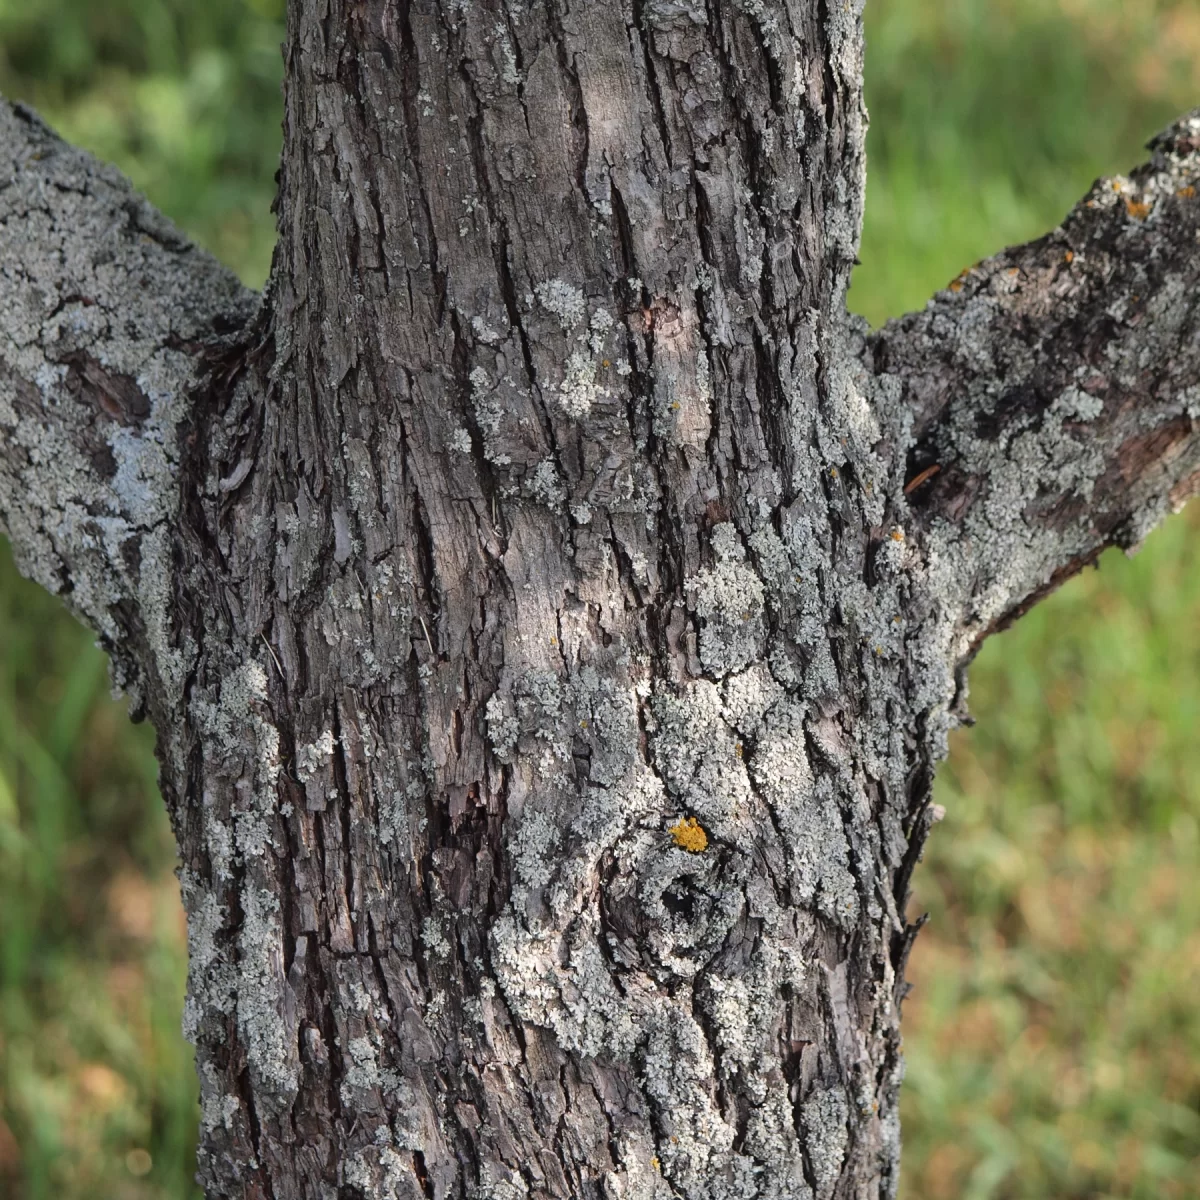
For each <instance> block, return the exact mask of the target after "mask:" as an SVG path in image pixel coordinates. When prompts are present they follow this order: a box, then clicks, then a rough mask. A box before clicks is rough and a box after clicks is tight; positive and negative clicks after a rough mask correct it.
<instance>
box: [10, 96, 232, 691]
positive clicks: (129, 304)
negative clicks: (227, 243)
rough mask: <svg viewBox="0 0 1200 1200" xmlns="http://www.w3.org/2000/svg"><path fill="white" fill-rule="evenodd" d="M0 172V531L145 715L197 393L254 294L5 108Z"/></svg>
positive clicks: (113, 182)
mask: <svg viewBox="0 0 1200 1200" xmlns="http://www.w3.org/2000/svg"><path fill="white" fill-rule="evenodd" d="M0 164H2V166H0V529H3V530H4V532H6V533H7V534H8V535H9V537H10V538H11V539H12V543H13V551H14V554H15V556H16V559H17V562H18V564H19V565H20V567H21V569H22V570H23V571H24V573H25V574H27V575H29V576H30V577H31V578H33V579H35V580H37V582H39V583H41V584H43V585H44V586H45V587H47V588H49V589H50V591H52V592H56V593H58V594H60V595H62V596H63V597H64V599H66V601H67V602H68V604H70V606H71V607H72V608H73V609H74V610H75V612H76V613H77V614H78V615H79V616H80V617H81V618H82V619H83V620H84V621H86V622H87V623H88V624H89V625H90V626H91V627H92V628H93V629H94V630H95V631H96V632H97V633H98V634H99V635H100V638H101V641H102V643H103V644H104V646H105V647H106V648H107V649H108V650H109V651H110V652H111V653H112V654H113V669H114V677H115V679H116V681H117V683H118V684H119V685H120V686H122V687H124V688H125V689H126V690H127V691H128V692H129V693H130V695H131V698H132V700H133V702H134V705H135V707H136V706H137V705H138V704H139V703H140V701H141V698H142V692H143V688H142V683H141V674H142V671H143V669H144V665H145V664H148V663H153V669H154V670H156V671H157V672H158V673H159V674H163V673H166V674H169V673H170V671H171V664H172V663H176V664H178V658H179V651H178V648H177V647H175V646H174V644H173V642H174V639H173V637H172V633H171V614H170V612H169V601H170V598H169V591H168V579H169V570H168V567H169V563H170V559H171V555H172V553H173V551H172V548H171V544H172V538H173V536H174V528H173V526H174V518H175V514H176V511H177V508H178V502H179V501H178V491H179V488H178V482H177V479H176V464H177V461H178V453H177V445H176V442H177V429H178V426H179V422H180V420H181V418H182V417H183V415H184V414H185V412H186V407H187V393H188V390H189V387H190V385H191V383H192V381H193V380H194V378H195V376H196V373H197V368H198V365H199V364H200V362H201V356H202V350H203V348H204V347H205V346H206V345H210V344H212V343H213V341H214V339H218V338H220V337H221V336H223V335H229V334H230V333H231V332H232V331H234V330H236V329H239V328H241V327H242V326H243V325H244V324H245V323H246V322H247V320H248V319H249V318H250V316H251V314H252V313H253V311H254V308H255V305H256V297H255V296H254V295H253V293H251V292H249V291H247V290H246V289H245V288H243V287H242V286H241V285H240V284H239V283H238V281H237V280H236V278H235V277H234V276H233V275H232V274H230V272H229V271H227V270H225V269H224V268H223V267H221V266H220V265H219V264H218V263H217V262H216V261H215V260H213V259H212V258H210V257H209V256H208V255H207V254H205V253H203V252H202V251H200V250H198V249H197V248H196V247H195V246H193V245H192V244H191V243H190V242H189V241H188V240H187V239H186V238H185V237H184V236H183V235H182V234H181V233H180V232H179V231H178V230H177V229H175V228H174V226H172V225H171V224H170V223H169V222H168V221H167V220H166V219H165V218H163V217H162V216H161V215H159V214H158V213H157V212H156V211H155V210H154V209H153V208H152V207H151V206H150V205H149V204H148V203H147V201H146V200H144V199H143V198H142V197H141V196H139V195H137V193H136V192H134V191H133V189H132V187H131V186H130V184H129V182H128V181H127V180H126V179H125V178H124V177H123V176H121V175H120V174H119V172H117V171H116V170H114V169H113V168H112V167H108V166H105V165H103V164H101V163H99V162H97V161H96V160H95V159H93V158H92V157H91V156H89V155H87V154H85V153H83V152H82V151H79V150H76V149H74V148H73V147H70V146H68V145H66V144H65V143H64V142H62V141H61V140H60V139H59V138H58V137H57V136H56V135H55V133H54V132H53V131H52V130H51V129H49V128H48V127H47V126H46V125H45V124H44V123H43V122H42V121H41V120H40V119H39V118H38V117H37V115H36V114H35V113H33V112H32V111H31V110H29V109H28V108H25V107H23V106H21V105H14V106H10V105H9V104H7V103H5V102H3V101H0ZM138 647H141V649H139V648H138ZM146 651H148V652H146ZM163 682H166V680H164V681H163Z"/></svg>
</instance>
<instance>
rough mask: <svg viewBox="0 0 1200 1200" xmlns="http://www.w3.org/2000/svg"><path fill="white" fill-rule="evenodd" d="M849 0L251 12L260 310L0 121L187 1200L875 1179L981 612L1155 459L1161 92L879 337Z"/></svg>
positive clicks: (1172, 213) (1169, 282) (1137, 510)
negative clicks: (949, 741)
mask: <svg viewBox="0 0 1200 1200" xmlns="http://www.w3.org/2000/svg"><path fill="white" fill-rule="evenodd" d="M859 8H860V6H859V5H858V4H857V3H854V4H850V5H846V6H841V5H826V4H825V3H823V2H822V0H788V2H785V0H708V2H707V3H704V2H702V0H682V2H680V3H674V2H670V3H668V2H666V0H636V2H634V3H622V2H618V0H591V2H589V3H587V4H578V5H568V4H566V3H564V2H563V0H544V2H540V3H533V4H525V3H517V2H516V0H503V2H502V0H488V2H484V0H475V3H473V4H471V5H467V4H465V3H460V2H452V0H444V2H441V3H437V2H435V0H425V2H423V3H408V2H403V0H402V2H400V3H386V4H385V3H383V2H382V0H366V2H356V3H353V4H350V3H339V2H338V0H322V3H317V0H293V3H292V4H291V6H290V10H289V21H288V36H287V43H286V46H285V61H286V84H285V122H284V148H283V159H282V170H281V176H280V179H281V182H280V196H279V233H280V238H279V244H278V247H277V250H276V256H275V262H274V266H273V270H272V275H271V280H270V283H269V284H268V287H267V290H266V292H265V294H264V296H263V297H261V298H256V297H253V296H251V295H250V294H248V293H246V292H245V291H244V289H241V288H239V287H238V285H237V284H236V282H235V281H234V280H233V279H232V277H230V276H229V275H228V273H227V272H224V271H223V270H222V269H221V268H220V267H218V266H217V265H216V264H215V263H213V262H212V261H211V260H210V259H208V258H206V257H205V256H204V255H202V254H200V253H199V252H198V251H196V250H195V249H193V248H191V247H190V246H189V245H188V244H187V243H186V241H185V240H184V239H183V238H181V237H180V236H179V235H178V234H177V233H176V232H175V231H174V230H173V229H172V228H171V227H170V226H169V225H168V224H167V223H166V222H165V221H163V219H162V218H161V217H159V216H157V214H154V213H153V212H152V210H150V209H149V207H148V206H147V205H146V204H145V202H144V201H142V200H140V199H139V198H137V197H136V196H134V194H133V193H132V192H131V191H130V189H129V188H128V185H127V184H125V183H124V182H123V181H121V180H120V178H119V177H118V176H116V175H115V173H113V172H111V171H110V170H109V169H107V168H102V167H100V166H98V165H97V164H96V163H95V162H94V161H92V160H91V159H89V158H88V157H87V156H86V155H83V154H81V153H79V152H78V151H74V150H71V149H69V148H68V147H65V146H64V145H63V144H62V143H61V142H59V141H58V140H57V139H56V138H55V137H54V136H53V134H52V133H50V131H48V130H47V129H46V128H45V127H44V126H43V125H41V123H40V122H38V121H37V119H36V118H35V117H33V115H32V114H30V113H29V112H28V110H25V109H22V108H20V107H17V108H14V109H4V110H3V111H2V112H0V140H2V141H3V146H4V151H5V154H4V158H5V161H7V162H11V163H12V168H11V172H12V176H11V179H10V180H9V182H8V185H7V187H5V188H4V189H3V190H2V191H0V222H2V224H0V307H2V309H3V313H4V317H3V321H2V323H0V327H2V328H3V330H4V333H3V338H2V339H0V358H2V360H3V367H2V370H0V519H2V521H3V524H4V527H5V529H6V530H7V532H8V533H9V535H10V536H11V537H12V539H13V543H14V549H15V552H16V554H17V557H18V561H19V563H20V564H21V566H22V568H23V569H24V570H25V571H26V572H27V573H29V574H30V575H31V576H33V577H34V578H36V579H38V580H39V581H40V582H42V583H43V584H45V585H46V586H47V587H49V588H51V590H54V591H57V592H59V593H60V594H62V595H64V596H65V598H66V599H67V601H68V603H70V604H71V605H72V606H73V607H74V609H75V610H76V611H77V612H78V613H79V614H80V615H81V616H82V617H83V618H84V619H85V620H86V621H88V622H89V623H90V624H91V625H92V627H93V628H95V629H96V630H97V631H98V633H99V634H100V636H101V639H102V641H103V643H104V645H105V646H106V648H108V649H109V650H110V652H111V653H112V655H113V662H114V678H115V680H116V682H117V683H118V684H119V685H120V686H122V687H124V688H126V689H127V690H128V691H129V692H130V693H131V695H132V696H133V697H134V706H135V709H136V708H143V709H144V710H145V711H146V712H148V714H149V715H150V716H151V718H152V719H153V721H154V723H155V726H156V728H157V730H158V733H159V757H160V761H161V764H162V786H163V792H164V795H165V797H166V799H167V803H168V807H169V809H170V812H171V815H172V819H173V822H174V826H175V830H176V835H177V838H178V841H179V847H180V856H181V864H182V865H181V870H180V878H181V885H182V891H183V896H184V901H185V905H186V907H187V911H188V922H189V943H190V975H189V988H188V1000H187V1005H186V1011H185V1017H184V1024H185V1031H186V1032H187V1034H188V1036H189V1037H191V1038H192V1039H193V1040H194V1041H195V1043H196V1048H197V1066H198V1070H199V1074H200V1081H201V1098H202V1106H203V1128H202V1138H201V1149H200V1178H201V1180H202V1182H203V1185H204V1187H205V1189H206V1193H207V1194H208V1195H209V1196H210V1197H235V1196H236V1197H242V1196H245V1197H275V1198H276V1200H284V1198H285V1197H286V1198H289V1200H290V1198H293V1197H295V1198H300V1197H304V1198H308V1197H312V1198H313V1200H330V1198H334V1197H336V1198H338V1200H342V1198H347V1200H348V1198H353V1197H370V1198H372V1200H373V1198H375V1197H425V1196H433V1197H457V1196H468V1195H469V1196H479V1197H495V1198H497V1200H509V1198H513V1197H520V1196H537V1197H540V1196H547V1197H549V1196H557V1197H612V1198H615V1197H628V1198H631V1200H633V1198H637V1200H642V1198H649V1197H657V1196H661V1197H667V1196H681V1197H694V1198H700V1197H704V1198H709V1197H712V1198H717V1200H719V1198H721V1197H735V1196H736V1197H743V1196H763V1197H767V1196H780V1197H784V1196H786V1197H789V1198H802V1197H806V1196H807V1197H810V1198H818V1200H825V1198H828V1197H863V1198H866V1197H883V1196H890V1195H893V1194H894V1192H895V1188H896V1182H897V1170H898V1159H899V1127H898V1119H897V1109H896V1101H897V1089H898V1087H899V1081H900V1076H901V1071H902V1067H901V1060H900V1053H899V1006H900V1000H901V998H902V994H903V990H904V985H903V979H902V976H903V969H904V962H905V959H906V957H907V954H908V951H909V949H910V948H911V945H912V939H913V937H914V936H915V932H916V926H915V925H912V924H909V923H907V921H906V918H905V915H904V914H905V902H906V899H907V890H908V882H909V879H910V877H911V873H912V870H913V868H914V866H915V864H916V861H917V859H918V858H919V855H920V850H921V845H922V843H923V840H924V838H925V836H926V834H927V832H928V830H929V827H930V825H931V824H932V821H933V819H934V816H935V815H936V814H935V813H934V812H933V810H932V808H931V805H930V800H929V794H930V784H931V781H932V775H933V769H934V765H935V764H936V762H937V760H938V759H939V758H940V757H941V756H942V755H943V754H944V750H945V737H946V733H947V731H948V729H949V728H950V727H952V725H953V724H954V723H955V722H956V721H957V720H958V719H960V718H961V715H962V712H963V705H964V702H965V684H964V683H963V680H964V678H965V676H964V669H965V665H966V663H967V662H968V661H969V659H970V657H971V656H972V655H973V653H974V652H975V650H976V649H977V648H978V646H979V644H980V642H981V641H982V640H983V638H984V637H986V635H987V634H988V633H989V632H991V631H992V630H994V629H996V628H999V627H1001V626H1002V625H1003V624H1004V623H1005V622H1007V621H1009V620H1012V619H1013V618H1014V617H1015V616H1016V615H1018V614H1019V613H1020V612H1021V611H1023V609H1024V608H1025V607H1027V606H1028V605H1029V604H1031V603H1032V602H1033V601H1034V600H1036V598H1037V597H1038V596H1040V595H1041V594H1044V593H1045V592H1046V591H1047V590H1049V589H1050V588H1052V587H1053V586H1056V585H1057V584H1058V583H1059V582H1061V581H1062V580H1063V579H1064V578H1066V576H1067V575H1068V574H1070V573H1071V572H1073V571H1075V570H1078V569H1079V568H1080V567H1081V566H1082V565H1083V564H1084V563H1086V562H1088V561H1091V560H1092V559H1094V558H1095V556H1096V555H1097V554H1098V553H1099V552H1100V550H1101V549H1103V547H1104V546H1106V545H1110V544H1119V545H1124V546H1126V547H1129V546H1132V545H1134V544H1136V542H1137V541H1138V540H1140V538H1141V537H1143V536H1144V534H1145V533H1146V532H1147V530H1148V529H1149V528H1150V527H1151V525H1152V524H1153V523H1154V522H1155V521H1157V520H1158V519H1159V517H1160V516H1161V515H1162V514H1163V513H1164V512H1165V511H1167V510H1168V509H1169V508H1171V507H1174V506H1178V505H1179V504H1181V503H1182V502H1183V500H1184V499H1186V497H1187V496H1188V495H1190V494H1191V493H1192V492H1193V491H1194V490H1196V488H1197V486H1198V485H1200V437H1197V429H1196V422H1197V418H1198V417H1200V369H1198V368H1200V339H1198V337H1197V321H1198V314H1197V301H1196V300H1195V297H1196V296H1197V295H1200V286H1198V284H1200V280H1198V279H1197V276H1198V275H1200V245H1198V243H1197V234H1198V227H1200V201H1198V200H1197V198H1196V190H1195V189H1196V184H1197V176H1200V113H1197V114H1193V115H1191V116H1190V117H1187V118H1184V119H1183V120H1182V121H1181V122H1180V123H1178V124H1177V125H1176V126H1174V127H1173V128H1172V129H1171V130H1169V131H1168V132H1167V133H1165V134H1163V135H1161V136H1160V137H1159V138H1158V139H1156V141H1155V142H1154V143H1152V150H1153V157H1152V159H1151V161H1150V162H1149V163H1148V164H1147V165H1146V166H1145V167H1143V168H1140V169H1139V170H1138V171H1136V172H1134V173H1133V175H1131V176H1130V177H1129V178H1127V179H1125V178H1120V179H1117V180H1112V181H1103V182H1101V183H1099V184H1097V185H1096V187H1095V188H1094V189H1093V190H1092V192H1091V193H1090V194H1089V196H1088V197H1086V198H1085V200H1084V201H1083V202H1081V204H1080V205H1079V206H1078V207H1077V208H1076V209H1075V210H1074V212H1073V213H1072V214H1071V215H1070V217H1069V218H1068V219H1067V221H1066V222H1065V223H1064V225H1063V226H1062V227H1061V228H1060V229H1058V230H1056V231H1055V232H1054V233H1052V234H1050V235H1048V236H1047V237H1046V238H1043V239H1040V240H1039V241H1038V242H1035V243H1032V244H1030V245H1028V246H1024V247H1020V248H1017V249H1014V250H1009V251H1006V252H1004V253H1003V254H1001V255H999V256H997V257H996V258H995V259H991V260H989V261H988V262H986V263H983V264H980V265H979V266H977V267H976V268H973V269H972V270H970V271H968V272H966V273H964V275H963V276H962V277H960V279H958V280H956V281H954V282H953V283H952V284H951V285H950V287H949V288H948V289H947V290H946V291H945V292H942V293H940V294H939V295H938V296H937V297H935V299H934V300H933V301H932V302H931V304H930V305H929V306H927V308H926V309H925V311H924V312H922V313H919V314H914V315H912V316H910V317H906V318H904V319H902V320H901V321H898V322H893V323H891V324H889V325H888V326H886V327H885V328H884V329H883V330H881V331H879V332H878V333H876V334H873V335H870V336H868V335H867V333H866V330H865V327H863V326H862V324H861V323H860V322H858V321H857V320H856V319H854V318H851V317H849V316H848V315H847V314H846V311H845V293H846V289H847V286H848V283H849V272H850V270H851V267H852V265H853V262H854V256H855V250H856V247H857V240H858V230H859V224H860V219H861V209H862V195H863V168H864V157H863V139H864V135H865V112H864V110H863V106H862V98H861V86H862V70H861V48H862V31H861V19H860V13H859Z"/></svg>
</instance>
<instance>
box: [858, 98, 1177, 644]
mask: <svg viewBox="0 0 1200 1200" xmlns="http://www.w3.org/2000/svg"><path fill="white" fill-rule="evenodd" d="M1150 149H1151V150H1153V152H1154V153H1153V157H1152V159H1151V160H1150V162H1149V163H1147V164H1145V165H1143V166H1141V167H1139V168H1138V169H1137V170H1135V171H1134V172H1133V173H1132V175H1130V176H1129V177H1127V178H1126V177H1123V176H1118V177H1116V178H1115V179H1104V180H1100V181H1099V182H1097V183H1096V184H1095V185H1094V187H1093V188H1092V190H1091V191H1090V192H1089V194H1088V195H1087V196H1086V197H1085V198H1084V199H1083V200H1082V201H1081V202H1080V203H1079V204H1078V205H1077V206H1076V208H1075V209H1074V210H1073V211H1072V212H1071V214H1070V215H1069V216H1068V217H1067V219H1066V221H1065V222H1064V223H1063V224H1062V226H1061V227H1060V228H1058V229H1056V230H1054V231H1053V232H1052V233H1050V234H1048V235H1047V236H1045V237H1043V238H1040V239H1038V240H1037V241H1035V242H1030V243H1029V244H1028V245H1024V246H1019V247H1016V248H1014V249H1010V250H1005V251H1004V252H1003V253H1001V254H998V255H997V256H996V257H994V258H991V259H988V260H987V261H986V262H983V263H980V264H978V265H977V266H975V267H972V268H970V269H969V270H967V271H964V272H963V274H962V275H960V276H959V277H958V278H957V279H956V280H954V282H952V283H951V284H950V285H949V287H948V288H947V289H945V290H944V291H942V292H939V293H938V294H937V296H935V297H934V298H933V299H932V300H931V301H930V302H929V304H928V305H927V306H926V308H925V310H924V311H923V312H920V313H914V314H910V315H909V316H906V317H903V318H901V319H900V320H898V321H893V322H891V323H889V324H888V325H887V326H885V327H884V328H883V329H882V330H880V331H879V332H878V333H877V334H875V335H874V336H873V337H872V338H871V341H870V346H871V348H872V349H873V352H874V365H875V371H876V387H877V389H878V391H877V398H878V403H880V404H882V405H886V406H895V405H897V404H899V405H902V406H903V411H904V412H905V413H906V414H908V415H909V416H911V421H912V427H911V435H910V437H909V438H908V439H907V445H908V447H909V448H908V457H907V463H906V471H905V481H906V486H905V493H906V496H907V503H908V507H909V513H908V514H907V517H906V522H905V523H906V524H907V526H908V528H909V531H910V532H914V531H915V532H916V533H917V540H918V543H919V544H921V545H922V546H923V548H924V553H925V555H926V559H927V566H928V569H929V579H930V583H931V585H932V586H931V588H930V594H931V596H934V597H936V598H937V603H938V604H939V605H940V606H941V609H942V616H943V618H947V617H948V618H950V621H949V623H948V625H947V628H948V629H951V628H952V630H953V632H952V633H951V638H952V641H953V645H952V646H949V647H947V649H948V650H949V651H950V652H951V655H952V661H962V660H963V659H965V658H967V657H969V656H970V654H972V653H973V652H974V650H975V649H976V648H977V647H978V646H979V644H980V643H981V642H982V640H983V638H984V637H986V636H987V634H989V633H991V632H993V631H994V630H996V629H999V628H1003V627H1004V626H1005V625H1006V624H1007V623H1008V622H1009V621H1011V620H1012V619H1013V618H1014V617H1016V616H1017V615H1019V614H1020V613H1021V612H1023V611H1024V610H1025V609H1026V608H1028V607H1029V606H1030V605H1031V604H1032V603H1033V602H1034V601H1036V600H1037V599H1038V598H1040V597H1041V596H1042V595H1045V594H1046V593H1047V592H1049V591H1051V590H1052V589H1053V588H1055V587H1056V586H1057V585H1058V584H1059V583H1061V582H1063V581H1064V580H1065V579H1066V578H1068V577H1069V576H1070V575H1072V574H1074V573H1075V572H1076V571H1078V570H1079V569H1080V568H1081V567H1083V566H1084V565H1086V564H1087V563H1090V562H1092V561H1093V560H1094V559H1095V558H1096V557H1097V556H1098V555H1099V554H1100V552H1101V551H1102V550H1103V549H1104V548H1105V547H1106V546H1110V545H1120V546H1124V547H1126V548H1127V549H1129V548H1132V547H1134V546H1136V545H1137V544H1138V543H1139V542H1140V541H1141V539H1142V538H1143V537H1144V536H1145V535H1146V533H1147V532H1148V531H1149V530H1150V529H1151V528H1152V527H1153V526H1154V525H1155V524H1156V523H1157V522H1158V521H1159V520H1160V519H1161V517H1162V516H1163V515H1165V513H1166V512H1167V511H1168V510H1170V509H1178V508H1180V507H1181V506H1182V505H1183V503H1184V501H1185V500H1186V499H1187V498H1188V497H1190V496H1191V495H1193V494H1194V493H1195V492H1196V491H1198V490H1200V109H1198V110H1196V111H1195V112H1193V113H1191V114H1189V115H1188V116H1186V117H1184V118H1183V119H1182V120H1180V121H1179V122H1178V123H1177V124H1175V125H1174V126H1172V127H1171V128H1170V129H1168V130H1166V131H1165V132H1164V133H1162V134H1161V135H1159V136H1158V137H1157V138H1155V139H1154V140H1153V141H1152V142H1151V143H1150ZM893 411H894V409H893Z"/></svg>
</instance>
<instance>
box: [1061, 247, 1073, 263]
mask: <svg viewBox="0 0 1200 1200" xmlns="http://www.w3.org/2000/svg"><path fill="white" fill-rule="evenodd" d="M1074 261H1075V251H1074V250H1068V251H1067V252H1066V254H1064V255H1063V262H1065V263H1067V264H1070V263H1073V262H1074Z"/></svg>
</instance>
